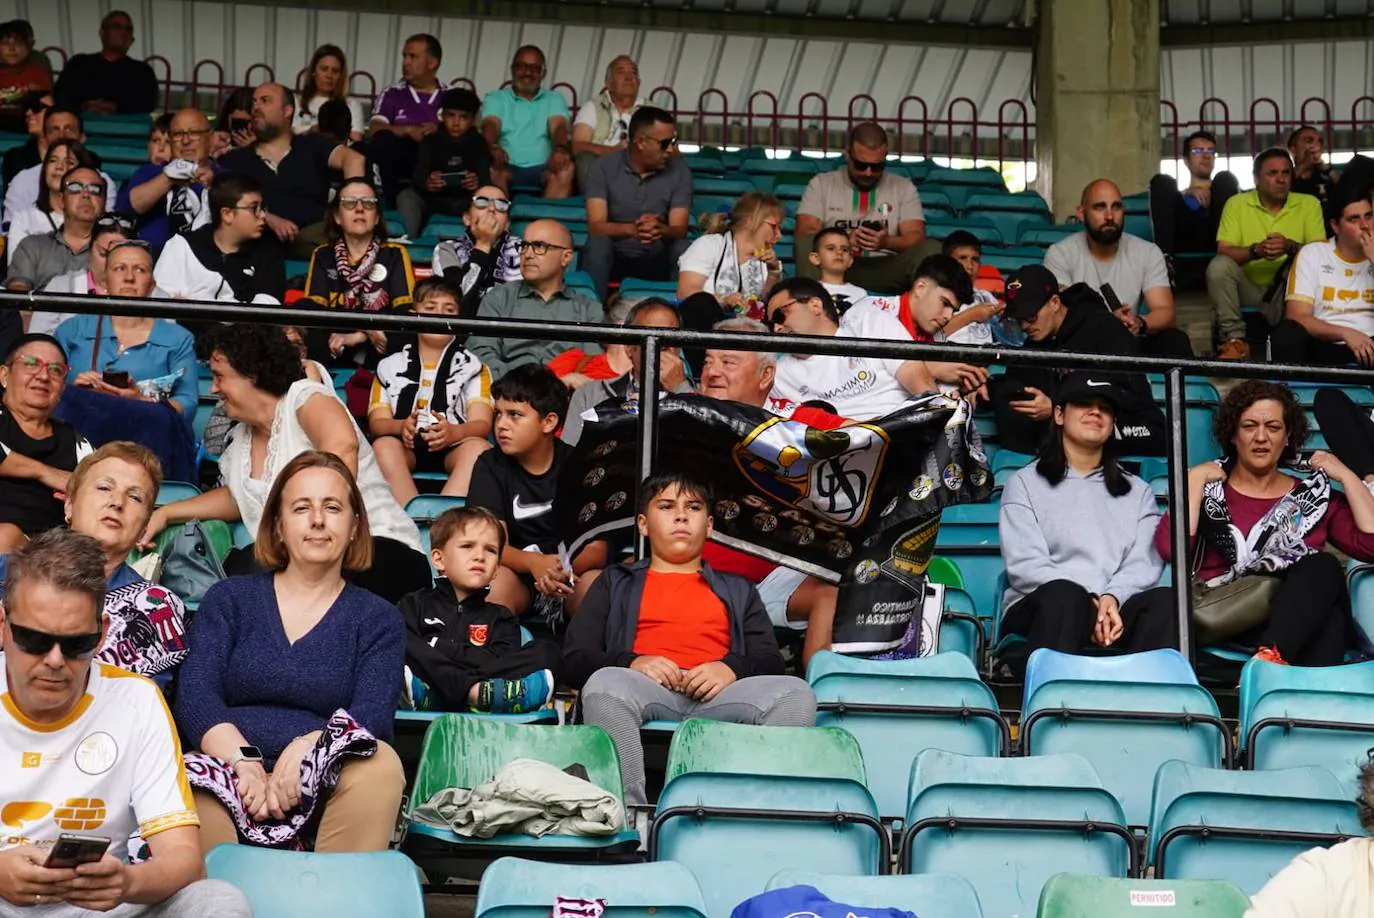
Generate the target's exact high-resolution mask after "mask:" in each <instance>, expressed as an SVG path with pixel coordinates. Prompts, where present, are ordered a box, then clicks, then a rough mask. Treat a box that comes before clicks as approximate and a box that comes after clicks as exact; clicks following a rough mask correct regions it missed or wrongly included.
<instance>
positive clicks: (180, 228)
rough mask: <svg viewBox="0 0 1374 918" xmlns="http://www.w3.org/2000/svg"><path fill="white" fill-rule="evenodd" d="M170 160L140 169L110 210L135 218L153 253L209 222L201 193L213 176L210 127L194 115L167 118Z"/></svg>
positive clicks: (187, 110)
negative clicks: (168, 121) (168, 119)
mask: <svg viewBox="0 0 1374 918" xmlns="http://www.w3.org/2000/svg"><path fill="white" fill-rule="evenodd" d="M168 134H169V136H170V137H171V138H172V154H173V157H172V159H171V160H170V161H169V162H167V163H166V165H162V166H159V165H157V164H156V163H149V164H148V165H146V166H140V167H139V168H138V169H137V170H136V171H135V172H134V174H133V176H132V177H131V178H130V179H129V182H128V185H127V186H126V187H125V188H124V190H123V191H121V192H120V193H119V198H118V199H117V201H116V202H115V210H118V211H119V212H120V213H126V214H127V213H133V214H138V215H139V227H138V235H139V238H140V239H146V240H148V242H150V243H151V244H152V246H153V249H154V250H155V251H158V252H160V251H162V247H163V246H164V245H166V244H167V240H168V239H171V238H172V237H173V236H184V235H186V234H187V233H189V232H191V230H194V229H199V228H200V227H202V226H205V225H206V224H208V223H209V222H210V217H211V213H210V205H209V201H208V200H207V189H209V187H210V182H211V181H212V180H213V179H214V177H215V175H216V173H217V172H219V167H218V165H217V164H216V163H215V162H214V160H212V159H211V158H210V121H209V119H207V118H206V117H205V115H204V114H202V113H201V112H200V110H199V109H194V108H183V109H182V110H181V111H179V112H177V113H176V114H175V115H174V116H172V124H171V129H170V131H169V132H168Z"/></svg>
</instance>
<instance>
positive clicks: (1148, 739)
mask: <svg viewBox="0 0 1374 918" xmlns="http://www.w3.org/2000/svg"><path fill="white" fill-rule="evenodd" d="M1020 739H1021V751H1022V754H1024V755H1044V754H1053V753H1059V752H1074V753H1078V754H1079V755H1081V756H1083V757H1084V758H1085V759H1087V760H1088V762H1089V763H1091V764H1092V766H1093V768H1094V769H1096V771H1097V774H1098V776H1099V777H1100V778H1101V779H1102V783H1103V784H1104V785H1105V786H1106V788H1107V789H1108V790H1110V791H1111V792H1112V793H1113V794H1114V795H1115V796H1116V798H1117V800H1119V801H1120V802H1121V808H1122V811H1123V812H1124V813H1125V816H1126V820H1127V822H1128V824H1130V825H1133V826H1144V825H1145V824H1146V823H1148V822H1149V819H1150V797H1151V788H1152V785H1153V783H1154V776H1155V773H1156V772H1157V771H1158V770H1159V766H1160V765H1162V764H1163V763H1165V762H1167V761H1169V760H1171V759H1178V760H1182V761H1186V762H1191V763H1193V764H1196V765H1202V766H1206V767H1210V768H1221V767H1224V766H1225V765H1226V764H1227V763H1229V762H1230V760H1231V755H1230V745H1231V743H1230V730H1229V729H1228V728H1227V727H1226V724H1225V723H1224V722H1223V721H1222V719H1221V712H1220V711H1218V710H1217V704H1216V700H1215V699H1214V698H1213V697H1212V694H1211V693H1210V692H1208V691H1207V690H1206V689H1204V688H1202V686H1200V685H1199V684H1198V681H1197V677H1196V676H1195V675H1194V673H1193V669H1192V667H1191V666H1189V665H1188V661H1187V659H1185V658H1184V657H1183V655H1182V654H1180V653H1179V652H1178V651H1176V650H1167V649H1166V650H1151V651H1147V652H1145V653H1133V654H1123V655H1120V656H1110V657H1090V656H1078V655H1074V654H1067V653H1059V652H1058V651H1054V650H1049V649H1047V648H1040V649H1038V650H1036V651H1035V652H1033V653H1032V654H1031V655H1030V658H1029V660H1028V661H1027V663H1026V685H1025V694H1024V697H1023V700H1022V704H1021V728H1020Z"/></svg>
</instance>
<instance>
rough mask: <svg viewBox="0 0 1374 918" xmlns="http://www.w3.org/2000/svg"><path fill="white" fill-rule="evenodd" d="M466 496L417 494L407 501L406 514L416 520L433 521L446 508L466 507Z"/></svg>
mask: <svg viewBox="0 0 1374 918" xmlns="http://www.w3.org/2000/svg"><path fill="white" fill-rule="evenodd" d="M467 503H468V500H467V498H466V497H450V496H449V495H447V494H417V495H415V496H414V497H412V498H411V499H410V500H408V501H406V515H407V516H409V517H410V518H411V519H412V520H415V521H416V522H420V521H422V520H423V521H424V522H427V523H432V522H434V521H435V520H437V519H438V518H439V515H440V514H441V513H443V512H444V511H445V510H453V509H456V508H458V507H466V506H467Z"/></svg>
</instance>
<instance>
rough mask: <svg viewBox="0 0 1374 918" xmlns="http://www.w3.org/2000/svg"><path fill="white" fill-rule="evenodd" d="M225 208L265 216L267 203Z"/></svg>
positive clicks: (374, 202) (374, 204) (374, 203)
mask: <svg viewBox="0 0 1374 918" xmlns="http://www.w3.org/2000/svg"><path fill="white" fill-rule="evenodd" d="M353 200H355V201H356V200H358V199H357V198H354V199H353ZM372 204H373V206H374V207H375V206H376V204H377V199H376V198H373V199H372ZM227 209H228V210H246V211H248V212H249V213H250V214H252V215H253V216H255V217H265V216H267V205H266V204H263V203H262V202H258V203H257V204H235V205H234V206H233V207H230V208H227Z"/></svg>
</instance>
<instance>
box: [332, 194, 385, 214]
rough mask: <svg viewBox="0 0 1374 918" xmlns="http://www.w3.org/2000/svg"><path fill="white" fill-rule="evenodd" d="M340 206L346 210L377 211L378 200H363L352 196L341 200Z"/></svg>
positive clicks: (369, 198)
mask: <svg viewBox="0 0 1374 918" xmlns="http://www.w3.org/2000/svg"><path fill="white" fill-rule="evenodd" d="M339 206H341V207H343V208H344V210H357V209H358V208H359V207H361V208H362V209H363V210H376V209H377V199H376V198H373V197H368V198H363V197H358V196H357V195H351V194H350V195H347V196H345V197H342V198H339Z"/></svg>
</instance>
